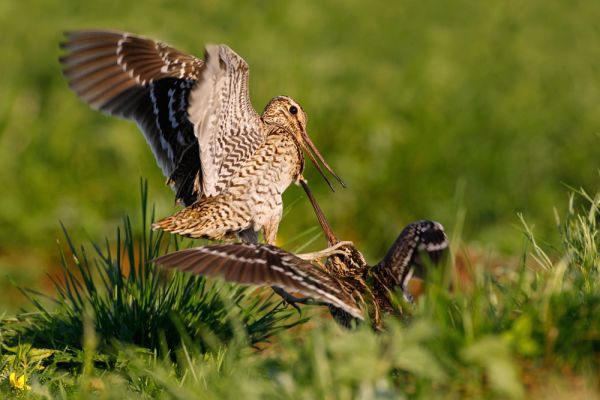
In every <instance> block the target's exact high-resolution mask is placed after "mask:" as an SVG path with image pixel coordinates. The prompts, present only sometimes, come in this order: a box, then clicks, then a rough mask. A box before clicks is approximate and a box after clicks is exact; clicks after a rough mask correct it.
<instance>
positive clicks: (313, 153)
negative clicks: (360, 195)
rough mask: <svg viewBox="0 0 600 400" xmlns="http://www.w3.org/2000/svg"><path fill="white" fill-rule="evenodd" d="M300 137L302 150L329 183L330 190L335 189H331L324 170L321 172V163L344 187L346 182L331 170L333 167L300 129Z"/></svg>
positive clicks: (329, 183)
mask: <svg viewBox="0 0 600 400" xmlns="http://www.w3.org/2000/svg"><path fill="white" fill-rule="evenodd" d="M301 138H302V140H301V145H302V147H303V148H304V151H305V152H306V154H308V157H309V158H310V160H311V161H312V162H313V164H315V167H317V170H318V171H319V173H320V174H321V176H322V177H323V179H325V182H327V184H328V185H329V187H330V188H331V190H332V191H335V190H334V189H333V186H332V185H331V182H329V179H327V176H326V175H325V172H323V169H322V168H321V164H322V165H323V167H325V169H326V170H327V171H328V172H329V173H330V174H331V175H333V176H334V177H335V179H337V181H338V182H339V183H340V185H342V187H346V184H345V183H344V181H342V178H340V177H339V176H338V175H337V174H336V173H335V172H333V169H331V167H330V166H329V164H327V162H326V161H325V159H324V158H323V156H322V155H321V153H319V150H317V147H316V146H315V144H314V143H313V142H312V140H310V137H309V136H308V135H307V134H306V132H305V131H302V135H301ZM317 160H318V161H317ZM319 162H320V164H319Z"/></svg>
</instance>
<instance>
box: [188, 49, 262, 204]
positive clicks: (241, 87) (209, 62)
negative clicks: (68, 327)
mask: <svg viewBox="0 0 600 400" xmlns="http://www.w3.org/2000/svg"><path fill="white" fill-rule="evenodd" d="M205 62H206V68H205V70H204V73H203V74H202V76H201V77H200V79H199V81H198V84H197V85H196V87H195V88H194V89H193V90H192V92H191V94H190V108H189V114H190V120H191V121H192V122H193V124H194V132H195V134H196V136H197V137H198V142H199V143H200V160H201V163H202V178H203V179H202V185H203V193H204V194H205V195H207V196H215V195H217V194H219V193H221V192H223V190H224V189H225V188H227V185H228V182H229V180H230V179H231V178H232V177H233V176H234V174H235V173H236V172H237V171H238V169H239V167H240V166H241V165H242V164H243V162H244V161H245V160H246V159H248V158H249V157H250V156H251V155H252V154H253V153H254V152H255V151H256V149H258V147H260V146H261V145H262V143H263V142H264V140H265V137H266V132H265V131H264V130H263V129H262V121H261V120H260V117H259V115H258V114H257V113H256V111H255V110H254V108H253V107H252V105H251V103H250V97H249V93H248V75H249V68H248V64H246V62H245V61H244V60H243V59H242V58H241V57H240V56H238V55H237V54H236V53H235V52H234V51H233V50H231V49H230V48H229V47H227V46H225V45H208V46H206V56H205Z"/></svg>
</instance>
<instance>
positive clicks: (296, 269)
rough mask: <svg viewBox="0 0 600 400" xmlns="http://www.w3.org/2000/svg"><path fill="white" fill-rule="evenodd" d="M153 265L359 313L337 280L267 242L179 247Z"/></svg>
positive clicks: (356, 316) (357, 316) (353, 301)
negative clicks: (269, 289)
mask: <svg viewBox="0 0 600 400" xmlns="http://www.w3.org/2000/svg"><path fill="white" fill-rule="evenodd" d="M155 261H156V263H157V264H160V265H166V266H169V267H174V268H177V269H179V270H181V271H186V272H192V273H195V274H199V275H204V276H208V277H220V278H223V279H225V280H226V281H230V282H237V283H243V284H254V285H268V286H277V287H281V288H283V289H285V290H287V291H291V292H298V293H301V294H302V295H303V296H308V297H312V298H314V299H318V300H322V301H324V302H326V303H328V304H331V305H333V306H335V307H338V308H341V309H342V310H344V311H346V312H347V313H349V314H351V315H352V316H353V317H355V318H359V319H363V318H364V317H363V313H362V311H361V309H360V307H359V306H358V304H357V303H356V301H355V300H354V298H353V297H352V296H350V295H349V294H348V293H347V292H346V291H345V290H344V288H343V287H342V285H341V284H340V282H339V281H338V280H337V279H336V278H334V277H332V276H331V275H329V274H327V273H326V272H324V271H322V270H320V269H319V268H317V267H315V266H314V265H312V264H310V263H309V262H307V261H305V260H302V259H301V258H298V257H296V256H295V255H293V254H292V253H289V252H287V251H285V250H282V249H280V248H278V247H275V246H271V245H259V244H228V245H213V246H205V247H196V248H192V249H186V250H180V251H176V252H174V253H170V254H167V255H165V256H162V257H159V258H157V259H156V260H155Z"/></svg>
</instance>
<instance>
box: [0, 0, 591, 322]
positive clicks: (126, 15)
mask: <svg viewBox="0 0 600 400" xmlns="http://www.w3.org/2000/svg"><path fill="white" fill-rule="evenodd" d="M598 21H600V2H597V1H574V2H563V1H548V0H531V1H527V2H521V1H500V0H493V1H485V2H473V1H466V0H457V1H443V0H431V1H406V0H404V1H389V2H372V3H370V4H369V5H367V4H366V3H364V2H362V1H357V0H343V1H342V0H321V1H318V2H307V1H287V2H269V3H267V2H264V1H246V2H241V1H240V2H238V1H232V0H231V1H224V0H215V1H186V2H175V1H160V0H151V1H144V2H141V1H140V2H123V1H95V2H80V1H74V0H44V1H42V0H37V1H36V0H26V1H15V0H8V1H3V2H0V24H1V26H2V35H1V36H0V54H1V57H2V72H1V74H0V88H1V93H2V95H1V96H0V182H1V183H2V189H3V190H2V195H1V196H0V288H2V289H3V290H2V291H3V295H2V296H0V300H2V302H3V303H4V304H6V309H11V307H12V305H15V304H18V299H17V298H16V297H14V296H12V293H14V292H13V291H10V290H8V289H7V290H4V289H5V288H9V287H10V286H11V285H10V284H9V283H8V282H10V281H13V282H16V283H17V284H19V285H24V286H36V287H37V286H40V285H42V286H43V282H42V283H40V282H39V280H40V279H41V277H42V276H43V275H44V273H45V272H46V271H48V270H49V269H50V268H51V266H52V265H53V264H54V263H55V260H56V258H57V257H58V251H57V249H56V239H57V238H60V237H61V234H60V226H59V221H62V222H63V223H64V224H65V225H66V226H67V228H69V230H70V231H71V232H72V233H73V234H74V235H75V237H78V238H81V239H85V238H90V239H93V240H96V241H99V240H102V238H103V237H104V236H105V235H111V236H112V233H113V231H114V229H115V227H116V225H117V223H118V222H119V221H120V219H121V218H122V217H123V216H124V215H125V214H131V215H135V216H137V215H139V211H138V210H139V203H140V202H139V180H140V177H145V178H147V179H148V181H149V186H150V198H151V201H153V202H154V203H155V204H156V206H157V215H158V216H166V215H168V214H170V213H172V212H173V211H174V206H173V194H172V192H171V191H170V189H169V188H168V187H166V186H165V185H164V181H165V179H164V177H163V176H162V175H161V173H160V170H159V169H158V167H156V165H155V162H154V159H153V157H152V154H151V152H150V150H149V148H148V146H147V145H146V143H145V141H144V139H143V137H142V135H141V133H139V132H138V130H137V127H136V126H135V125H134V124H133V123H129V122H126V121H123V120H118V119H114V118H111V117H106V116H103V115H101V114H99V113H97V112H94V111H92V110H91V109H90V108H88V107H87V106H86V105H85V104H83V103H82V102H81V101H79V100H78V99H77V98H76V97H75V95H74V94H73V93H72V92H71V91H70V90H69V89H68V88H67V85H66V83H65V80H64V79H63V78H62V76H61V72H60V67H59V64H58V61H57V59H58V57H59V56H60V54H61V52H60V49H59V47H58V44H59V42H60V41H61V36H62V35H61V34H62V32H63V31H64V30H73V29H83V28H114V29H121V30H127V31H131V32H135V33H138V34H143V35H145V36H150V37H154V38H157V39H161V40H163V41H166V42H169V43H171V44H172V45H174V46H175V47H177V48H180V49H182V50H185V51H188V52H191V53H194V54H197V55H202V54H203V45H204V43H226V44H228V45H230V46H231V47H232V48H233V49H234V50H235V51H236V52H238V53H239V54H240V55H242V56H243V57H244V58H245V59H246V61H247V62H248V63H249V65H250V67H251V82H250V86H251V96H252V100H253V103H254V106H255V108H256V109H257V110H259V111H262V108H263V107H264V105H265V104H266V103H267V102H268V100H269V99H270V98H271V97H273V96H275V95H280V94H286V95H290V96H292V97H294V98H295V99H296V100H298V101H299V102H300V103H301V104H302V105H303V107H304V109H305V110H306V111H307V113H308V115H309V124H308V128H309V133H310V134H311V136H312V138H313V140H314V142H315V143H316V144H317V146H318V147H319V148H320V150H321V152H322V153H323V154H324V155H325V158H326V159H327V160H328V162H329V164H331V165H332V166H333V167H334V169H335V170H336V171H337V172H338V173H339V174H340V175H341V176H342V177H343V178H344V180H345V181H346V183H347V184H348V186H349V188H348V189H346V190H341V189H340V190H337V191H336V192H335V193H331V192H330V191H329V189H328V188H327V186H326V185H325V183H324V182H323V181H322V179H321V178H320V177H319V175H318V174H317V173H316V171H315V169H314V167H313V166H312V165H310V164H307V165H308V166H307V172H306V176H307V177H308V178H309V180H310V181H311V184H312V187H313V189H314V191H315V192H316V195H317V197H318V199H319V200H320V203H321V205H322V207H323V209H324V210H325V212H326V213H327V215H328V217H329V218H330V220H331V222H332V224H333V226H334V228H335V230H336V232H338V235H339V236H340V237H341V238H344V239H348V240H353V241H355V242H356V243H357V244H358V245H359V247H360V248H361V249H364V250H365V253H366V255H367V256H368V258H369V259H370V260H372V261H375V260H376V259H377V258H378V257H380V256H382V255H383V253H384V252H385V250H386V249H387V247H388V246H389V244H390V243H391V242H392V241H393V240H394V239H395V237H396V235H397V234H398V233H399V231H400V229H401V228H402V227H403V226H404V225H405V224H406V223H408V222H410V221H412V220H415V219H420V218H431V219H435V220H438V221H440V222H442V223H443V224H444V225H446V226H447V228H448V230H449V231H452V230H453V229H455V227H456V226H457V222H460V219H461V217H460V215H462V213H463V212H465V211H466V218H465V224H464V231H463V238H464V239H466V240H467V241H468V242H470V243H472V244H473V245H475V246H477V245H479V246H483V247H487V248H493V249H497V250H498V251H500V252H503V253H511V252H514V254H518V252H517V250H520V248H521V246H522V241H523V238H522V236H521V235H520V233H519V228H518V225H519V223H518V219H517V216H516V215H517V213H518V212H522V213H523V214H524V215H525V217H526V219H527V220H528V221H529V222H530V223H532V224H534V225H535V226H536V234H537V236H538V238H541V239H545V240H549V241H552V240H553V239H554V237H555V232H554V231H555V227H554V218H553V208H554V207H558V209H559V211H560V210H561V209H562V208H563V207H564V206H566V203H567V201H566V199H567V197H568V189H567V186H566V185H570V186H574V187H583V188H585V189H586V190H588V191H589V192H591V193H594V192H596V191H597V190H598V186H599V185H598V183H599V175H598V167H599V159H600V157H599V156H600V151H599V150H600V146H599V145H600V133H599V132H600V25H599V24H598ZM284 201H285V203H286V205H288V206H289V207H287V209H288V211H289V212H288V213H287V214H286V216H285V218H284V220H283V222H282V224H281V226H280V238H279V243H280V245H283V246H285V247H287V248H289V249H292V250H293V249H294V248H296V247H297V246H299V245H301V244H302V243H306V242H308V241H309V240H310V239H311V237H313V236H315V235H316V234H317V233H318V230H317V229H315V228H316V226H317V223H316V219H315V218H314V217H313V214H312V211H311V208H310V206H309V204H308V202H307V201H306V200H305V199H304V196H303V193H302V191H301V190H300V189H299V188H297V187H292V188H290V189H289V190H288V191H287V192H286V195H285V199H284ZM136 226H137V225H136ZM302 233H304V235H302V236H298V235H299V234H302ZM322 245H324V241H323V240H322V239H319V240H318V241H316V242H314V243H312V244H311V245H310V247H311V248H317V247H320V246H322ZM9 299H10V303H9V302H7V301H6V300H9ZM1 310H2V308H1V307H0V311H1Z"/></svg>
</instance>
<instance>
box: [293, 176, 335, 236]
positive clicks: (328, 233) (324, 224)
mask: <svg viewBox="0 0 600 400" xmlns="http://www.w3.org/2000/svg"><path fill="white" fill-rule="evenodd" d="M300 184H301V185H302V188H303V189H304V191H305V192H306V195H307V196H308V199H309V200H310V204H312V207H313V210H315V214H316V215H317V220H318V221H319V224H320V225H321V229H323V233H324V234H325V238H327V242H328V243H329V246H333V245H334V244H337V243H338V242H339V240H338V239H337V237H336V236H335V233H334V232H333V229H331V225H329V221H327V218H326V217H325V214H323V210H321V207H320V206H319V203H317V199H315V196H313V194H312V192H311V191H310V188H309V187H308V183H306V181H305V180H304V178H302V179H300Z"/></svg>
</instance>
